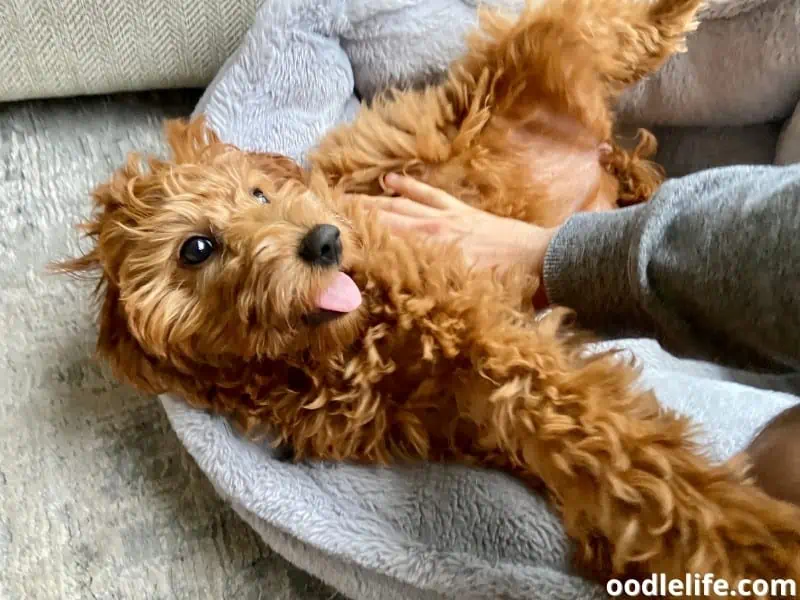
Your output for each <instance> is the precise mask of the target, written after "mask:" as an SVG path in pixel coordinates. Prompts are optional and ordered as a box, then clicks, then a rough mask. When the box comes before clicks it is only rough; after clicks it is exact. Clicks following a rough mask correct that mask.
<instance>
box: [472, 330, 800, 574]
mask: <svg viewBox="0 0 800 600" xmlns="http://www.w3.org/2000/svg"><path fill="white" fill-rule="evenodd" d="M540 325H541V326H540V327H537V328H531V327H524V326H516V325H514V324H509V325H507V326H505V327H495V328H494V329H493V330H492V331H491V332H486V331H485V330H482V331H481V332H476V335H475V339H476V341H475V342H474V348H473V349H472V352H471V356H473V357H474V360H475V370H476V371H477V372H478V373H480V377H476V380H475V381H472V382H469V384H468V386H466V387H468V389H469V390H470V391H469V392H464V395H462V405H463V407H464V408H463V410H464V412H465V413H468V414H469V415H470V416H471V418H472V419H473V420H474V421H475V423H476V424H477V428H478V431H479V432H481V435H480V436H478V440H477V441H476V442H475V444H476V447H475V452H476V454H481V455H482V456H484V457H485V458H484V460H486V461H487V462H492V463H493V464H497V465H498V466H501V467H504V468H506V469H508V470H509V471H511V472H514V473H517V474H521V475H522V477H523V478H525V479H528V480H529V481H531V482H539V481H540V482H543V483H544V485H545V486H546V488H547V489H548V491H549V493H550V495H551V496H552V498H553V500H554V502H555V504H556V506H557V507H558V508H559V509H560V511H561V513H562V515H563V519H564V523H565V526H566V530H567V532H568V534H569V535H570V536H571V537H572V538H573V539H574V540H575V541H576V542H577V543H578V545H579V548H580V551H581V552H582V553H583V555H584V558H586V559H588V560H589V561H590V562H592V563H595V565H596V566H597V567H601V568H602V569H603V570H605V571H606V574H607V576H609V577H613V576H629V575H633V574H637V575H638V574H649V573H659V574H660V573H664V574H665V575H666V577H667V578H678V579H685V576H686V574H687V573H699V574H704V573H712V574H714V575H715V576H716V577H717V578H724V579H726V580H727V581H728V582H729V583H730V584H731V585H733V584H734V583H735V582H737V581H740V580H741V579H742V578H750V579H756V578H764V579H771V578H792V579H794V580H795V581H796V580H797V579H798V578H800V510H798V509H797V508H796V507H794V506H791V505H789V504H785V503H782V502H779V501H777V500H774V499H772V498H771V497H769V496H767V495H766V494H765V493H763V492H762V491H761V490H759V489H758V488H757V487H755V486H754V485H752V484H751V483H750V482H749V481H747V480H746V478H745V477H744V475H743V473H742V470H741V468H738V467H737V466H735V465H733V464H722V465H720V464H713V463H711V462H710V461H709V460H708V459H707V458H705V457H704V455H703V453H702V451H701V449H700V448H699V447H698V445H697V444H696V443H695V442H694V441H693V440H692V437H691V428H690V424H689V423H688V421H687V419H685V418H683V417H681V416H678V415H677V414H675V413H672V412H670V411H667V410H665V409H663V408H662V407H660V406H659V405H658V403H657V402H656V399H655V397H654V396H653V395H652V393H650V392H645V391H641V390H639V389H637V385H636V376H637V373H636V371H635V370H634V369H633V368H632V367H631V366H630V365H629V364H625V363H623V362H622V361H621V360H620V357H619V356H618V355H602V356H597V357H594V358H585V357H582V356H581V355H580V354H579V352H578V350H577V347H573V348H570V347H569V346H568V345H567V343H566V342H565V341H563V339H560V338H559V337H558V335H557V333H556V331H557V329H555V328H554V327H553V326H552V324H548V323H547V322H546V321H545V322H542V323H540ZM598 549H599V550H600V552H597V550H598Z"/></svg>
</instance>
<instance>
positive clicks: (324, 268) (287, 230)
mask: <svg viewBox="0 0 800 600" xmlns="http://www.w3.org/2000/svg"><path fill="white" fill-rule="evenodd" d="M167 137H168V141H169V144H170V146H171V149H172V158H171V160H169V161H160V160H151V161H150V163H149V165H148V168H146V169H143V168H141V167H140V166H139V164H138V162H137V161H136V160H134V159H132V160H131V161H130V162H129V164H128V165H127V166H126V167H124V168H123V169H121V170H120V171H119V172H118V173H117V174H116V175H115V176H114V178H113V179H112V180H111V181H110V182H109V183H106V184H104V185H102V186H100V187H99V188H98V189H97V191H96V192H95V195H94V198H95V203H96V209H97V212H96V216H95V218H94V220H93V221H91V222H90V223H89V224H88V225H87V226H86V228H87V230H88V232H89V234H90V236H91V237H92V238H93V239H94V241H95V247H94V248H93V249H92V251H91V252H90V253H89V254H88V255H87V256H86V257H83V258H81V259H78V260H76V261H72V262H71V263H69V264H67V267H66V268H67V269H68V270H84V269H88V268H100V269H102V272H103V278H104V280H105V284H106V285H105V292H104V293H105V295H106V297H105V299H104V306H103V308H102V318H101V332H100V337H101V339H100V344H99V345H100V349H101V352H102V353H104V354H106V355H107V357H109V358H111V359H112V362H113V361H114V359H116V360H117V361H119V360H122V361H125V360H127V359H125V358H124V357H122V356H118V355H121V354H124V353H126V352H131V350H132V348H136V347H138V348H139V349H140V350H141V351H143V352H144V353H145V354H146V355H148V357H150V359H149V360H150V362H151V363H152V360H153V359H155V360H156V361H166V362H168V363H173V364H176V365H179V366H180V365H182V364H183V365H187V366H185V369H186V370H187V371H188V372H191V371H196V370H197V368H198V367H202V366H203V365H209V366H222V365H225V364H226V362H229V361H230V360H231V359H232V358H235V359H240V360H241V359H244V360H257V359H259V358H263V359H272V360H280V359H282V358H284V357H286V356H288V355H289V354H291V353H295V354H296V353H299V352H303V351H305V350H308V349H314V348H330V346H331V345H335V344H337V343H344V342H346V341H347V339H348V338H349V337H350V336H351V335H352V330H353V328H354V323H353V322H354V320H355V319H356V318H357V316H356V315H357V313H358V312H359V311H358V309H359V305H360V303H361V294H360V291H359V290H358V288H357V287H356V285H355V284H354V283H353V281H352V279H350V278H349V276H348V275H347V274H346V273H347V272H348V270H349V269H350V268H352V266H353V264H354V263H355V262H357V260H358V256H359V252H360V248H359V244H358V240H357V238H356V236H355V235H354V233H353V231H352V229H351V227H350V226H349V225H348V222H347V220H346V219H344V218H343V217H342V216H340V215H339V214H338V213H337V211H336V209H335V201H334V198H333V193H332V191H331V190H330V188H329V187H328V186H327V185H326V184H325V183H324V181H321V180H319V179H315V178H313V177H312V178H308V177H305V176H304V173H303V172H302V170H301V169H300V168H299V167H298V166H297V165H296V164H295V163H293V162H292V161H291V160H289V159H287V158H285V157H281V156H276V155H265V154H254V153H246V152H242V151H239V150H237V149H234V148H232V147H230V146H226V145H224V144H221V143H220V142H219V140H218V139H216V138H215V136H214V135H213V134H212V133H211V132H210V131H209V130H208V129H206V128H205V126H204V124H203V123H202V122H201V121H195V122H193V123H189V124H186V123H184V122H172V123H169V124H168V126H167ZM127 336H130V337H131V338H132V339H127ZM109 355H110V356H109ZM188 365H192V366H188ZM127 375H128V376H129V378H132V379H135V377H132V374H131V373H127Z"/></svg>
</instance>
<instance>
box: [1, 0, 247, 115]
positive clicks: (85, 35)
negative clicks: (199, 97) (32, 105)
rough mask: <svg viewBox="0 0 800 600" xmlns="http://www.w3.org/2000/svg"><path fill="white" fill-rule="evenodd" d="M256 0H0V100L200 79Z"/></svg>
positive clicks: (198, 82) (218, 60)
mask: <svg viewBox="0 0 800 600" xmlns="http://www.w3.org/2000/svg"><path fill="white" fill-rule="evenodd" d="M258 4H260V0H146V1H144V2H131V1H129V0H66V1H64V2H50V1H48V0H7V1H3V2H0V102H4V101H10V100H22V99H27V98H43V97H55V96H74V95H85V94H101V93H111V92H122V91H140V90H148V89H168V88H182V87H199V86H204V85H206V84H207V83H208V82H209V81H210V80H211V78H212V77H213V76H214V74H215V73H216V71H217V70H218V69H219V68H220V66H222V63H223V62H224V61H225V59H226V58H227V57H228V55H230V54H231V53H232V52H233V50H234V49H235V48H236V46H237V44H238V43H239V41H240V38H241V36H242V35H243V34H244V32H245V31H246V30H247V28H248V27H249V25H250V23H251V21H252V19H253V15H254V14H255V10H256V7H257V5H258Z"/></svg>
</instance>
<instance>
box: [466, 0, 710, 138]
mask: <svg viewBox="0 0 800 600" xmlns="http://www.w3.org/2000/svg"><path fill="white" fill-rule="evenodd" d="M701 4H702V0H658V1H657V2H656V3H655V4H651V3H647V2H643V1H640V0H616V1H612V0H546V1H533V2H530V1H529V2H528V5H527V8H526V9H525V10H524V11H523V12H522V14H521V15H520V16H519V17H514V16H507V15H503V14H501V13H499V12H497V11H495V10H485V11H483V12H482V14H481V26H480V27H479V29H478V30H477V31H476V32H475V33H474V34H473V35H472V36H471V37H470V38H469V41H468V52H467V54H466V55H465V57H464V58H463V59H461V60H460V61H458V62H457V63H456V65H455V68H454V69H453V71H452V77H451V86H453V89H454V90H456V91H459V90H460V91H461V94H463V95H465V96H467V97H466V98H465V101H466V102H471V101H474V100H475V98H474V95H475V93H477V94H485V97H486V98H491V103H492V105H493V111H494V112H495V114H500V115H504V114H506V113H509V112H510V113H512V114H511V115H508V116H512V117H514V118H516V119H518V118H519V117H520V115H519V111H520V109H525V108H530V107H536V106H541V105H542V104H545V105H550V106H551V107H552V108H553V109H556V110H559V111H565V110H566V111H567V113H569V114H571V115H572V116H573V117H577V118H578V119H579V120H580V121H581V122H582V123H583V124H584V125H585V126H590V127H591V126H592V125H593V124H597V123H607V122H608V121H609V118H608V102H609V100H610V99H611V98H613V96H614V95H615V94H616V93H618V92H620V91H621V90H622V89H623V88H624V87H625V86H628V85H630V84H632V83H634V82H635V81H637V80H638V79H640V78H642V77H644V76H646V75H648V74H650V73H652V72H653V71H655V70H656V69H657V68H659V67H660V66H661V65H662V64H663V63H664V62H665V61H666V59H667V58H669V57H670V56H671V55H672V54H674V53H676V52H678V51H680V50H681V49H682V48H683V44H684V41H685V37H686V34H687V33H688V32H689V31H691V30H692V28H693V26H694V18H695V13H696V11H697V10H698V8H699V6H700V5H701ZM471 92H472V93H471Z"/></svg>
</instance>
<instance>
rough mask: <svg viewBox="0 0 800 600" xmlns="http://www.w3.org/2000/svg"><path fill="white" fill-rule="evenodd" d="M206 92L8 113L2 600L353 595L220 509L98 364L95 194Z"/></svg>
mask: <svg viewBox="0 0 800 600" xmlns="http://www.w3.org/2000/svg"><path fill="white" fill-rule="evenodd" d="M196 100H197V96H196V95H195V94H193V93H167V94H148V95H145V96H125V97H115V98H92V99H83V100H68V101H51V102H33V103H18V104H7V105H0V333H2V336H1V337H0V598H2V599H3V600H40V599H41V600H49V599H51V598H52V599H54V600H71V599H73V598H80V599H83V598H93V599H117V598H119V599H125V600H138V599H161V598H164V599H167V598H178V599H182V598H191V599H195V598H215V599H216V598H236V599H237V600H251V599H252V600H256V599H262V598H263V599H264V600H295V599H299V598H306V599H325V600H331V599H333V598H341V596H337V595H336V594H335V593H334V592H333V591H332V590H330V589H327V588H326V587H324V586H323V585H322V584H320V583H318V582H317V581H315V580H313V579H312V578H311V577H310V576H309V575H307V574H305V573H303V572H301V571H298V570H297V569H295V568H294V567H292V566H291V565H289V564H288V563H286V562H285V561H284V560H283V559H282V558H280V557H279V556H277V555H276V554H274V553H272V552H271V551H270V550H269V549H268V548H266V547H264V546H263V545H262V544H261V543H260V541H259V540H258V538H257V536H255V535H254V534H253V533H251V531H250V529H249V527H248V526H246V525H245V524H244V523H243V522H241V521H240V520H239V519H238V517H236V516H235V514H234V513H233V512H232V510H230V509H229V508H228V507H227V506H224V505H223V504H222V503H221V502H220V501H219V500H218V498H217V496H216V494H215V493H214V490H213V489H212V487H211V486H210V484H209V483H208V482H207V481H206V480H205V478H204V477H203V476H202V474H201V473H200V472H199V471H198V469H197V468H196V466H195V465H194V463H193V462H192V460H191V458H190V457H189V456H188V455H187V454H186V452H185V451H184V450H183V447H182V446H181V445H180V444H179V442H178V440H177V439H176V437H175V435H174V434H173V433H172V431H171V430H170V429H169V427H168V424H167V421H166V419H165V417H164V415H163V413H162V411H161V409H160V407H159V405H158V403H157V402H156V400H155V398H151V397H146V396H142V395H138V394H137V393H135V392H134V391H132V390H131V389H129V388H127V387H124V386H121V385H119V384H117V383H115V382H114V381H113V380H112V379H111V378H110V377H109V376H108V374H107V372H106V371H105V369H103V368H102V367H101V366H99V365H98V364H97V363H96V362H95V361H94V359H93V358H92V351H93V343H94V334H95V326H94V322H93V318H92V317H93V314H92V306H91V299H90V294H89V289H88V288H89V287H90V286H87V285H81V284H79V283H77V282H75V281H72V280H70V279H67V278H62V277H55V276H51V275H47V274H46V273H45V272H44V267H45V264H46V262H47V261H48V260H51V259H54V258H59V257H63V256H65V255H67V254H68V253H74V252H77V251H78V248H79V238H78V235H77V233H76V232H75V231H74V230H73V229H72V225H73V223H75V222H76V221H77V220H78V219H79V218H80V217H81V216H84V215H86V214H87V212H88V208H89V202H88V193H89V191H90V189H91V188H92V187H93V185H94V184H96V183H97V182H99V181H100V180H102V179H104V178H105V177H106V176H107V175H108V174H109V173H110V172H111V170H112V169H113V168H114V167H115V166H117V165H119V164H120V163H121V161H122V160H123V157H124V155H125V154H126V153H127V152H128V151H129V150H132V149H150V150H153V151H159V150H160V149H161V142H160V121H161V119H162V118H163V117H164V116H167V115H179V114H188V112H189V111H190V110H191V108H192V106H193V105H194V103H195V101H196Z"/></svg>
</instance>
